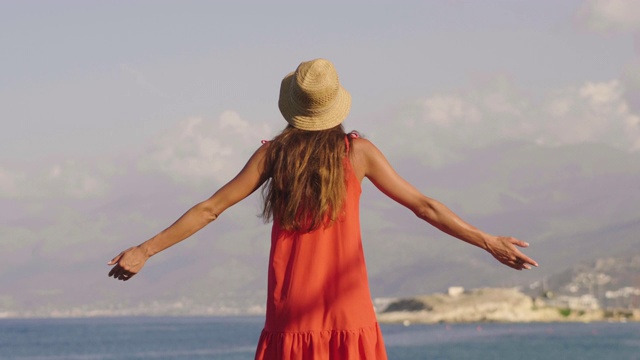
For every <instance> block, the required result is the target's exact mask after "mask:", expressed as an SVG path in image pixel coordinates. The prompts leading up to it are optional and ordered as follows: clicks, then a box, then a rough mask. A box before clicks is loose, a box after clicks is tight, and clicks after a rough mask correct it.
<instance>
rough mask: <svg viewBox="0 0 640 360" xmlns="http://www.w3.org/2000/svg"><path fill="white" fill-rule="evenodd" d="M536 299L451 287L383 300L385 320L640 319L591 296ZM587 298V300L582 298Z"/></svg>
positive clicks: (637, 312) (510, 291) (514, 292)
mask: <svg viewBox="0 0 640 360" xmlns="http://www.w3.org/2000/svg"><path fill="white" fill-rule="evenodd" d="M565 300H566V301H559V299H549V298H544V297H539V298H533V297H531V296H529V295H527V294H524V293H523V292H521V291H520V290H519V289H518V288H481V289H474V290H465V289H463V288H461V287H452V288H449V291H448V293H447V294H432V295H423V296H415V297H411V298H400V299H387V300H386V301H385V300H379V301H378V303H377V305H378V309H379V311H378V321H380V322H382V323H404V324H410V323H423V324H434V323H472V322H568V321H572V322H592V321H640V309H630V308H625V309H620V308H618V309H615V308H611V309H603V308H600V307H599V306H597V304H594V303H592V302H589V301H588V300H589V299H580V298H576V299H573V300H574V301H570V300H572V299H565ZM581 300H584V301H581Z"/></svg>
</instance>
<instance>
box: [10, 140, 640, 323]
mask: <svg viewBox="0 0 640 360" xmlns="http://www.w3.org/2000/svg"><path fill="white" fill-rule="evenodd" d="M391 160H392V161H393V163H394V165H395V166H396V169H397V171H398V172H399V173H400V174H402V175H403V176H405V177H406V178H407V179H408V180H410V181H411V182H412V183H413V184H415V185H416V186H417V187H418V188H419V189H420V190H421V191H423V192H424V193H425V194H427V195H429V196H432V197H434V198H436V199H439V200H441V201H442V202H444V203H445V204H447V205H448V206H449V207H451V208H452V209H453V210H454V211H456V212H457V213H458V214H459V215H461V216H462V217H463V218H464V219H466V220H468V221H469V222H471V223H472V224H474V225H476V226H478V227H479V228H482V229H485V230H487V231H489V232H494V233H499V234H505V235H513V236H516V237H519V238H522V239H524V240H526V241H528V242H529V243H530V244H531V247H530V248H529V249H527V250H525V252H526V253H527V254H528V255H530V256H531V257H533V258H534V259H536V260H537V261H538V262H539V263H540V268H538V269H535V270H532V271H525V272H516V271H513V270H511V269H508V268H506V267H503V266H502V265H500V264H498V263H497V262H495V261H494V260H493V259H492V258H491V257H490V256H489V255H488V254H486V253H484V252H483V251H481V250H479V249H476V248H473V247H471V246H468V245H466V244H463V243H462V242H460V241H457V240H455V239H453V238H450V237H448V236H446V235H443V234H441V233H439V232H438V231H437V230H435V229H433V228H431V227H430V226H429V225H428V224H426V223H424V222H422V221H421V220H420V219H418V218H417V217H415V216H414V215H413V214H412V213H411V212H410V211H408V210H406V209H404V208H402V207H401V206H399V205H397V204H395V203H393V202H392V201H391V200H389V199H387V198H385V197H384V195H381V194H380V193H379V192H378V191H377V190H375V189H374V188H373V186H371V184H370V183H368V182H366V180H365V182H366V183H365V184H364V186H363V197H362V213H361V221H362V227H363V240H364V246H365V252H366V255H367V265H368V268H369V276H370V281H371V288H372V295H373V296H374V297H381V296H406V295H413V294H420V293H429V292H434V291H443V290H445V289H446V288H447V287H448V286H452V285H463V286H467V287H475V286H504V285H522V284H529V283H531V282H534V281H536V280H541V279H544V278H548V277H549V276H550V275H552V274H555V273H558V272H561V271H563V270H565V269H568V268H570V267H571V266H573V265H576V264H578V263H581V262H584V261H590V260H594V259H597V258H602V257H607V256H619V255H623V254H630V253H636V254H637V253H638V250H637V249H638V244H640V238H639V235H638V234H640V208H639V207H638V206H637V204H638V203H640V191H638V190H639V188H638V184H640V156H638V154H630V153H627V152H624V151H619V150H615V149H613V148H611V147H608V146H605V145H598V144H586V145H585V144H583V145H575V146H563V147H555V148H551V147H541V146H537V145H533V144H528V143H507V144H502V145H500V146H492V147H487V148H484V149H480V150H477V149H476V150H473V151H468V153H466V154H465V156H464V157H462V160H460V161H458V162H456V163H453V164H449V165H446V166H441V167H438V168H432V167H427V166H423V165H421V161H420V159H404V160H399V159H391ZM122 166H123V169H125V170H126V168H127V167H128V166H132V165H127V164H123V165H122ZM122 174H123V175H121V177H120V178H118V179H117V181H116V183H115V184H116V185H114V188H113V189H112V190H113V191H112V193H118V194H120V195H119V196H111V197H108V198H102V199H93V200H86V201H82V200H76V201H74V202H69V201H67V200H64V199H56V198H52V199H50V200H47V201H36V200H33V201H32V202H30V203H28V204H27V205H25V204H24V203H21V204H18V203H17V202H12V201H6V202H2V203H0V214H2V216H3V218H5V219H8V220H7V221H6V225H4V226H2V227H0V237H1V238H0V239H1V244H2V251H1V253H0V314H1V313H2V312H4V311H39V312H40V313H41V314H48V313H50V311H51V310H52V309H69V308H78V309H80V310H83V311H84V310H90V309H98V308H101V309H105V308H106V309H120V308H131V307H138V306H140V307H141V308H142V309H144V308H149V307H150V306H151V305H152V304H154V303H157V304H160V305H158V306H160V307H162V306H161V305H162V304H165V305H166V304H170V305H167V306H169V308H170V309H172V311H176V312H180V311H183V312H187V311H189V309H188V308H194V309H195V308H198V309H200V310H199V311H204V310H202V309H206V308H207V307H211V308H210V309H209V310H207V311H212V312H214V311H217V312H221V311H224V308H223V307H224V306H228V307H241V308H242V309H245V310H246V309H247V308H249V307H250V306H252V305H261V304H262V303H263V302H264V299H265V296H266V295H265V289H266V266H267V256H268V250H269V231H270V228H269V225H264V224H263V223H262V221H261V219H259V218H258V217H257V216H256V215H257V214H258V213H259V197H258V196H257V195H254V196H252V197H251V198H249V199H248V200H247V201H246V202H244V203H241V204H239V205H238V206H237V207H235V208H232V209H230V210H229V211H228V212H226V213H224V214H223V215H222V216H221V217H220V219H219V220H218V221H216V222H215V223H214V224H213V225H211V226H210V227H208V228H206V229H204V230H203V231H202V232H201V233H199V234H197V235H196V236H194V237H193V238H192V239H189V240H187V241H186V242H184V243H181V244H178V245H177V246H176V247H175V248H172V249H171V250H169V251H167V252H165V253H163V254H160V255H158V256H157V257H155V258H153V259H152V260H151V261H150V262H149V263H148V265H147V267H146V268H145V269H144V270H143V272H142V273H141V274H140V275H138V276H137V277H136V278H135V279H133V280H131V281H128V282H126V283H122V282H116V281H113V280H112V279H109V278H107V276H106V274H107V272H108V270H109V268H108V267H107V266H106V262H107V261H108V260H109V259H111V257H113V256H115V255H116V254H117V253H118V252H119V251H121V250H123V249H125V248H126V247H128V246H131V245H133V244H136V243H139V242H141V241H143V240H146V239H147V238H148V237H150V236H152V235H153V234H155V233H156V232H158V231H159V230H162V229H163V228H164V227H166V226H167V225H169V224H170V223H171V222H172V221H173V220H175V219H176V218H177V217H178V216H179V215H181V214H182V213H183V212H184V211H186V210H187V209H188V207H189V206H191V205H192V204H194V203H195V202H197V201H199V200H201V199H204V198H206V197H208V196H209V195H210V193H211V192H212V191H214V190H215V189H214V188H212V189H204V187H191V188H189V187H186V186H184V185H178V184H176V183H172V182H169V180H166V179H165V178H159V177H154V176H152V175H150V174H149V175H148V176H142V175H136V176H127V175H126V174H127V171H122ZM171 304H173V305H171ZM172 306H173V307H172ZM185 307H187V308H186V309H185ZM162 309H164V310H161V311H165V310H166V311H168V310H167V309H168V308H167V307H166V306H165V307H164V308H162Z"/></svg>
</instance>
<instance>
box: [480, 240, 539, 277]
mask: <svg viewBox="0 0 640 360" xmlns="http://www.w3.org/2000/svg"><path fill="white" fill-rule="evenodd" d="M516 246H519V247H528V246H529V244H528V243H526V242H524V241H522V240H518V239H516V238H513V237H507V236H497V237H493V241H490V242H488V243H487V247H486V250H487V251H488V252H489V253H490V254H491V255H493V257H494V258H496V260H498V261H500V262H501V263H503V264H505V265H507V266H509V267H511V268H514V269H516V270H523V269H527V270H529V269H531V266H536V267H537V266H538V263H537V262H535V261H534V260H533V259H531V258H530V257H528V256H527V255H525V254H523V253H522V252H521V251H520V250H519V249H518V248H517V247H516Z"/></svg>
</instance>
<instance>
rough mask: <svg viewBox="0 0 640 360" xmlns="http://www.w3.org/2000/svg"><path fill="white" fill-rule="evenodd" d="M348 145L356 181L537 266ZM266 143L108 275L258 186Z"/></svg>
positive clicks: (376, 154) (370, 153) (518, 265)
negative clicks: (223, 182) (237, 170)
mask: <svg viewBox="0 0 640 360" xmlns="http://www.w3.org/2000/svg"><path fill="white" fill-rule="evenodd" d="M352 144H353V145H352V150H351V158H350V160H351V163H352V166H353V169H354V171H355V173H356V176H357V177H358V180H359V181H360V182H362V180H363V179H364V178H365V177H366V178H368V179H369V180H370V181H371V182H372V183H373V184H374V185H375V186H376V187H377V188H378V189H379V190H380V191H382V192H383V193H384V194H385V195H387V196H388V197H390V198H391V199H393V200H395V201H397V202H398V203H400V204H401V205H403V206H405V207H406V208H408V209H409V210H411V211H413V212H414V213H415V214H416V216H418V217H419V218H421V219H423V220H424V221H426V222H428V223H429V224H431V225H433V226H435V227H436V228H438V229H440V230H441V231H443V232H445V233H447V234H449V235H451V236H453V237H456V238H458V239H460V240H462V241H464V242H467V243H469V244H471V245H475V246H477V247H479V248H481V249H484V250H486V251H487V252H488V253H490V254H491V255H492V256H493V257H494V258H495V259H496V260H498V261H499V262H501V263H502V264H504V265H506V266H509V267H511V268H513V269H516V270H523V269H531V267H532V266H538V263H536V262H535V261H534V260H533V259H531V258H530V257H528V256H526V255H525V254H523V253H522V252H521V251H520V249H519V248H518V247H522V248H525V247H527V246H529V244H527V243H526V242H524V241H522V240H518V239H516V238H513V237H507V236H495V235H491V234H487V233H485V232H483V231H481V230H479V229H477V228H475V227H473V226H471V225H470V224H468V223H466V222H465V221H463V220H462V219H461V218H460V217H458V216H457V215H456V214H455V213H453V212H452V211H451V210H449V208H447V207H446V206H445V205H443V204H442V203H440V202H438V201H437V200H434V199H431V198H429V197H427V196H425V195H423V194H422V193H420V191H418V190H417V189H416V188H415V187H414V186H413V185H411V184H410V183H408V182H407V181H406V180H404V179H403V178H402V177H401V176H400V175H398V174H397V173H396V171H395V170H394V169H393V167H392V166H391V164H389V162H388V161H387V159H386V158H385V156H384V155H383V154H382V152H381V151H380V150H378V148H376V147H375V146H374V145H373V144H372V143H371V142H370V141H368V140H366V139H362V138H357V139H353V140H352ZM268 146H269V143H266V144H264V145H262V146H261V147H260V148H259V149H258V150H257V151H256V152H255V153H254V154H253V155H252V156H251V158H250V159H249V161H248V162H247V164H246V165H245V166H244V168H243V169H242V170H241V171H240V173H238V175H236V177H235V178H233V179H232V180H231V181H229V182H228V183H227V184H226V185H224V186H223V187H222V188H220V189H219V190H218V191H217V192H216V193H215V194H213V195H212V196H211V197H210V198H208V199H207V200H204V201H202V202H200V203H198V204H196V205H195V206H193V207H192V208H191V209H189V210H188V211H187V212H186V213H184V215H182V216H181V217H180V218H179V219H178V220H176V222H174V223H173V224H172V225H171V226H169V227H168V228H166V229H165V230H163V231H162V232H160V233H159V234H158V235H156V236H154V237H152V238H151V239H149V240H147V241H145V242H143V243H142V244H140V245H137V246H133V247H131V248H129V249H127V250H124V251H123V252H121V253H120V254H118V255H117V256H116V257H114V258H113V259H112V260H111V261H109V263H108V265H112V266H113V268H112V269H111V271H110V272H109V276H110V277H113V278H114V279H117V280H123V281H127V280H129V279H131V278H132V277H133V276H134V275H136V274H137V273H139V272H140V270H142V267H143V266H144V264H145V263H146V261H147V260H148V259H149V258H150V257H151V256H153V255H155V254H157V253H159V252H161V251H163V250H165V249H166V248H168V247H170V246H172V245H175V244H177V243H179V242H180V241H182V240H184V239H186V238H188V237H189V236H191V235H193V234H194V233H196V232H197V231H198V230H200V229H202V228H203V227H205V226H206V225H207V224H209V223H210V222H212V221H214V220H215V219H216V218H217V217H218V216H220V214H222V213H223V212H224V211H225V210H226V209H228V208H229V207H231V206H233V205H234V204H236V203H237V202H239V201H240V200H242V199H244V198H246V197H247V196H249V195H251V194H252V193H253V192H254V191H256V190H257V189H258V188H260V186H261V185H262V183H263V182H264V177H263V176H262V173H263V172H264V157H265V151H266V149H267V147H268Z"/></svg>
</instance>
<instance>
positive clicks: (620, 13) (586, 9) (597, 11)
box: [580, 0, 640, 31]
mask: <svg viewBox="0 0 640 360" xmlns="http://www.w3.org/2000/svg"><path fill="white" fill-rule="evenodd" d="M580 15H581V17H582V18H583V19H584V20H585V21H586V24H587V26H589V27H590V28H592V29H594V30H622V31H638V30H640V1H638V0H590V1H587V2H585V4H584V5H583V7H582V9H581V13H580Z"/></svg>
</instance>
